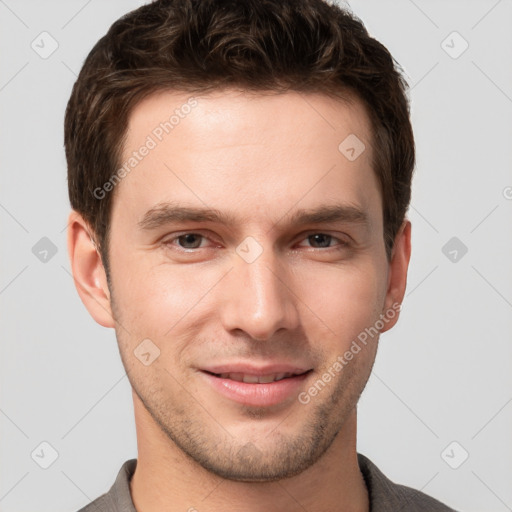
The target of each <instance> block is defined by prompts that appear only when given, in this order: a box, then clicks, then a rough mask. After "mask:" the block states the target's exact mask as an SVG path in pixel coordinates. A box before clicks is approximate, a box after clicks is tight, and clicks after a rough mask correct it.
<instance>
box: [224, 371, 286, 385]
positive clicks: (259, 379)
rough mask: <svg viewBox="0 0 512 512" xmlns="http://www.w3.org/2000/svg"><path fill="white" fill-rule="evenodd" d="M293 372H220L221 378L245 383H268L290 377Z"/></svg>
mask: <svg viewBox="0 0 512 512" xmlns="http://www.w3.org/2000/svg"><path fill="white" fill-rule="evenodd" d="M293 375H294V374H293V373H272V374H269V375H259V376H258V375H248V374H244V373H221V374H220V375H219V377H220V378H221V379H230V380H236V381H237V382H245V383H246V384H269V383H270V382H276V381H278V380H283V379H286V378H288V377H292V376H293Z"/></svg>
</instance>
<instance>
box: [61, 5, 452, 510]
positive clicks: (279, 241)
mask: <svg viewBox="0 0 512 512" xmlns="http://www.w3.org/2000/svg"><path fill="white" fill-rule="evenodd" d="M405 91H406V83H405V81H404V80H403V79H402V77H401V74H400V72H399V71H398V70H397V67H396V66H395V63H394V61H393V59H392V57H391V56H390V54H389V53H388V51H387V50H386V49H385V48H384V47H383V46H382V45H381V44H380V43H378V42H377V41H375V40H374V39H372V38H370V37H369V35H368V34H367V32H366V30H365V28H364V27H363V25H362V24H361V22H360V21H359V20H357V19H356V18H355V17H353V16H352V15H351V14H349V13H347V12H344V11H343V10H341V9H340V8H339V7H336V6H335V5H330V4H327V3H324V2H323V1H321V0H300V1H297V0H286V1H283V0H250V1H249V0H244V1H241V0H239V1H225V0H215V1H214V0H200V1H199V0H162V1H157V2H153V3H150V4H148V5H144V6H142V7H140V8H139V9H137V10H135V11H133V12H131V13H129V14H127V15H126V16H124V17H123V18H121V19H120V20H118V21H117V22H116V23H114V25H112V27H111V28H110V30H109V32H108V33H107V34H106V36H105V37H103V38H102V39H101V40H100V41H99V42H98V43H97V44H96V46H95V47H94V48H93V50H92V51H91V53H90V54H89V56H88V58H87V60H86V62H85V63H84V66H83V68H82V70H81V73H80V75H79V77H78V80H77V82H76V84H75V86H74V89H73V92H72V95H71V98H70V100H69V104H68V108H67V112H66V120H65V147H66V156H67V161H68V169H69V171H68V172H69V176H68V177H69V193H70V199H71V205H72V208H73V211H72V213H71V215H70V224H69V234H68V245H69V253H70V259H71V266H72V270H73V275H74V278H75V282H76V285H77V289H78V293H79V294H80V297H81V299H82V301H83V302H84V304H85V306H86V307H87V309H88V311H89V312H90V314H91V315H92V316H93V318H94V319H95V320H96V321H97V322H98V323H99V324H101V325H103V326H105V327H112V328H115V331H116V336H117V341H118V345H119V351H120V355H121V358H122V361H123V364H124V367H125V369H126V372H127V375H128V377H129V380H130V383H131V386H132V390H133V401H134V410H135V421H136V428H137V444H138V459H136V460H135V459H134V460H130V461H127V462H126V463H125V464H124V465H123V467H122V468H121V471H120V472H119V475H118V478H117V480H116V482H115V484H114V485H113V487H112V488H111V490H110V491H109V492H108V493H107V494H105V495H103V496H101V497H100V498H98V499H97V500H95V501H94V502H93V503H91V504H90V505H89V506H87V507H85V508H84V509H83V510H85V511H121V510H123V511H134V510H139V511H144V512H154V511H161V510H165V511H169V512H174V511H186V510H188V511H196V510H197V511H199V512H201V511H203V510H208V511H217V510H222V511H239V510H244V511H295V510H307V511H309V512H315V511H327V510H328V511H338V510H339V511H370V510H371V511H373V512H378V511H393V512H396V511H398V510H403V511H416V510H417V511H420V510H421V511H427V510H428V511H441V510H443V511H444V510H452V509H450V508H448V507H446V506H445V505H443V504H441V503H440V502H438V501H436V500H434V499H433V498H431V497H428V496H426V495H425V494H423V493H421V492H418V491H415V490H413V489H410V488H407V487H403V486H400V485H396V484H394V483H392V482H391V481H390V480H389V479H387V478H386V477H385V476H384V475H383V474H382V473H381V472H380V471H379V469H378V468H377V467H376V466H375V465H374V464H373V463H372V462H371V461H370V460H369V459H368V458H366V457H365V456H364V455H362V454H359V453H357V451H356V429H357V425H356V406H357V401H358V399H359V396H360V394H361V392H362V391H363V389H364V387H365V385H366V382H367V380H368V378H369V375H370V373H371V370H372V366H373V362H374V359H375V355H376V351H377V343H378V337H379V334H380V333H381V332H384V331H386V330H388V329H390V328H391V327H393V325H394V324H395V323H396V321H397V319H398V316H399V310H400V303H401V301H402V298H403V296H404V292H405V288H406V279H407V268H408V264H409V257H410V237H411V226H410V222H409V221H408V220H407V219H406V217H405V214H406V211H407V207H408V204H409V201H410V186H411V177H412V172H413V167H414V140H413V134H412V129H411V125H410V120H409V111H408V104H407V99H406V96H405Z"/></svg>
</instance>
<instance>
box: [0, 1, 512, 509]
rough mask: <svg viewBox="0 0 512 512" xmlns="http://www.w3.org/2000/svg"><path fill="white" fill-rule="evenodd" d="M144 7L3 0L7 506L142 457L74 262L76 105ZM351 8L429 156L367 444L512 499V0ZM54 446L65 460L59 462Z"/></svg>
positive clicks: (447, 487)
mask: <svg viewBox="0 0 512 512" xmlns="http://www.w3.org/2000/svg"><path fill="white" fill-rule="evenodd" d="M141 4H142V2H140V1H135V0H130V1H127V0H123V1H121V0H116V1H112V0H110V1H108V2H100V1H99V0H88V1H84V0H68V1H62V0H61V1H56V0H52V1H48V0H47V1H45V2H40V1H39V2H37V1H35V0H32V1H29V0H24V1H21V0H17V1H16V0H0V41H1V47H2V52H1V54H0V108H1V116H2V123H1V127H0V129H1V157H2V160H1V164H2V172H1V183H0V229H1V240H2V243H1V261H0V308H1V316H0V322H1V333H2V337H1V344H0V351H1V352H0V364H1V368H0V379H1V382H0V393H1V408H0V450H1V451H0V510H1V511H2V512H14V511H16V512H20V511H36V510H37V511H41V512H46V511H48V512H49V511H52V512H59V511H62V512H64V511H66V512H70V511H73V510H77V509H78V508H80V507H81V506H84V505H85V504H86V503H88V502H89V501H90V500H91V499H93V498H96V497H97V496H99V495H100V494H101V493H103V492H105V491H106V490H107V489H108V488H109V487H110V486H111V484H112V483H113V481H114V479H115V477H116V475H117V472H118V470H119V468H120V466H121V464H122V463H123V462H124V461H125V460H127V459H128V458H132V457H136V454H137V452H136V442H135V427H134V420H133V416H132V415H133V407H132V402H131V392H130V391H131V390H130V386H129V383H128V380H127V378H126V376H125V372H124V370H123V367H122V365H121V362H120V358H119V355H118V350H117V345H116V342H115V336H114V332H113V331H111V330H107V329H104V328H102V327H100V326H98V325H96V324H95V323H94V321H93V320H92V319H91V318H90V317H89V315H88V313H87V312H86V310H85V308H84V307H83V305H82V303H81V302H80V300H79V298H78V295H77V293H76V291H75V289H74V285H73V281H72V278H71V277H70V273H69V268H70V267H69V263H68V259H67V253H66V232H65V227H66V222H67V214H68V211H69V204H68V199H67V184H66V166H65V158H64V150H63V117H64V109H65V106H66V102H67V100H68V98H69V95H70V91H71V87H72V85H73V83H74V81H75V78H76V74H77V73H78V71H79V69H80V67H81V65H82V62H83V60H84V58H85V57H86V55H87V53H88V52H89V50H90V49H91V48H92V46H93V44H94V43H95V42H96V41H97V40H98V38H99V37H101V36H102V35H103V34H104V33H105V32H106V30H107V29H108V27H109V26H110V25H111V23H113V22H114V21H115V20H116V19H117V18H118V17H119V16H121V15H122V14H124V13H125V12H127V11H129V10H131V9H132V8H135V7H137V6H138V5H141ZM350 6H351V8H352V9H353V11H354V12H355V13H356V14H357V15H358V16H359V17H360V18H361V19H362V20H363V21H364V22H365V24H366V26H367V28H368V30H369V31H370V33H371V34H372V35H373V36H375V37H376V38H377V39H379V40H380V41H381V42H382V43H383V44H385V45H386V46H387V47H388V49H389V50H390V51H391V53H392V54H393V55H394V57H395V58H396V59H397V60H398V61H399V62H400V63H401V64H402V66H403V67H404V68H405V71H406V73H407V75H408V80H409V82H410V84H411V87H412V91H411V98H412V118H413V126H414V129H415V136H416V143H417V156H418V163H417V169H416V176H415V179H414V186H413V200H412V207H411V209H410V213H409V218H410V219H411V221H412V224H413V255H412V261H411V266H410V272H409V284H408V290H407V294H406V299H405V301H404V307H403V312H402V316H401V319H400V322H399V324H398V325H397V326H396V327H395V328H394V329H393V330H392V331H391V332H390V333H386V334H384V335H383V336H382V338H381V341H380V347H379V351H378V356H377V362H376V364H375V367H374V371H373V373H372V376H371V378H370V380H369V382H368V385H367V388H366V390H365V392H364V393H363V396H362V398H361V401H360V406H359V436H358V451H360V452H361V453H364V454H365V455H367V456H368V457H370V458H371V459H372V460H373V461H374V462H375V463H376V464H377V465H378V466H379V467H380V468H381V469H382V470H383V471H384V473H385V474H386V475H387V476H388V477H390V478H391V479H393V480H395V481H397V482H400V483H403V484H405V485H409V486H412V487H415V488H417V489H422V490H423V491H424V492H426V493H428V494H430V495H432V496H434V497H437V498H438V499H440V500H442V501H444V502H446V503H447V504H449V505H451V506H452V507H454V508H456V509H458V510H464V511H468V512H469V511H475V512H476V511H485V512H493V511H495V512H502V511H506V510H512V486H511V482H512V438H511V436H512V376H511V360H512V344H511V337H512V336H511V332H512V315H511V313H512V265H511V261H512V259H511V256H512V236H511V234H512V229H511V228H512V172H511V162H512V142H511V141H512V30H511V29H512V3H511V2H510V0H501V1H496V0H472V1H468V0H466V1H462V0H460V1H454V0H451V1H446V0H438V1H432V0H429V1H427V0H423V1H420V0H415V1H412V0H395V1H392V0H385V1H383V0H373V1H369V0H357V1H355V0H354V1H351V2H350ZM44 31H46V32H48V33H49V34H50V35H51V36H50V37H49V36H47V35H42V36H41V35H40V34H41V33H42V32H44ZM454 31H456V32H457V33H458V35H457V34H453V32H454ZM52 39H53V40H55V41H56V42H57V44H58V48H57V49H56V50H55V51H54V53H52V54H51V55H49V56H46V55H44V56H45V57H47V58H42V57H41V56H40V54H41V53H44V52H49V51H50V50H51V48H52V44H55V43H53V41H52ZM33 41H34V43H33V44H34V46H35V48H37V50H38V52H39V53H37V52H36V51H35V50H34V49H33V48H32V47H31V44H32V42H33ZM443 41H445V42H444V43H443ZM464 41H467V43H468V44H469V46H468V48H467V50H466V51H464V53H462V54H461V55H458V54H459V53H460V52H461V50H462V49H463V48H464V46H465V43H464ZM37 45H38V46H37ZM450 54H451V55H450ZM454 57H457V58H454ZM43 237H47V238H48V239H49V240H50V241H51V242H52V244H54V245H55V249H56V250H57V252H56V254H55V255H53V256H52V253H51V250H50V252H48V253H46V254H45V253H44V250H48V246H47V245H44V244H48V242H47V241H43V242H39V241H40V239H41V238H43ZM452 237H456V238H457V239H458V241H457V240H456V241H455V242H452V244H453V243H455V244H456V245H453V246H452V245H449V246H447V248H445V249H444V252H443V247H444V246H445V244H446V243H447V242H448V241H449V240H450V239H452ZM38 242H39V243H40V244H43V245H36V244H37V243H38ZM461 243H462V244H464V245H465V246H466V247H467V253H466V254H464V255H463V256H462V251H461V247H462V246H461ZM34 246H36V249H35V250H34V252H35V253H36V254H34V252H33V247H34ZM454 250H455V251H457V252H456V253H455V252H453V251H454ZM445 253H446V254H447V255H445ZM36 256H38V257H36ZM45 256H46V260H47V261H46V262H44V261H40V259H39V258H44V257H45ZM454 258H455V259H456V261H452V260H453V259H454ZM42 442H47V443H49V444H50V445H51V446H52V447H53V449H54V450H56V451H57V452H58V458H57V459H56V460H55V462H54V463H53V464H52V465H51V466H50V467H49V468H48V469H43V468H42V467H40V464H44V463H45V461H46V463H48V462H50V461H51V453H52V451H51V450H52V449H51V448H49V447H48V446H47V445H43V446H41V443H42ZM453 442H455V443H456V444H452V443H453ZM466 452H467V454H468V455H469V456H468V458H467V460H465V461H464V462H463V463H462V464H461V461H462V460H463V459H464V456H465V454H466ZM31 454H33V455H31ZM38 454H39V456H38ZM449 464H451V465H452V466H458V468H457V469H453V468H452V467H450V465H449ZM459 464H460V465H459Z"/></svg>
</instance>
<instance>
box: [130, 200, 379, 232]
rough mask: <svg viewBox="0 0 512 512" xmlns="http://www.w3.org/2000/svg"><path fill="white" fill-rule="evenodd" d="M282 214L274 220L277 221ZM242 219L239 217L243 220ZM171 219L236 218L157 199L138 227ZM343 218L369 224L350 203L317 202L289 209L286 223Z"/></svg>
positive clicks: (233, 222) (232, 222)
mask: <svg viewBox="0 0 512 512" xmlns="http://www.w3.org/2000/svg"><path fill="white" fill-rule="evenodd" d="M285 217H286V215H285V216H283V217H282V218H281V219H279V220H278V221H277V222H275V223H274V225H275V224H279V223H280V222H281V221H282V220H283V219H284V218H285ZM243 220H244V219H241V222H243ZM173 222H212V223H217V224H222V225H226V226H234V225H236V224H237V218H236V216H234V215H233V214H231V213H228V212H223V211H220V210H217V209H215V208H206V207H204V208H203V207H188V206H180V205H178V204H175V203H168V202H166V203H159V204H158V205H156V206H154V207H153V208H151V209H150V210H148V211H147V212H146V213H145V214H144V216H143V217H142V219H141V220H140V221H139V227H140V228H141V229H143V230H145V231H150V230H154V229H157V228H159V227H161V226H164V225H166V224H170V223H173ZM334 222H345V223H351V224H361V225H363V226H365V227H369V217H368V214H367V213H366V212H364V211H363V210H361V209H360V208H358V207H356V206H353V205H348V204H347V205H345V204H333V205H321V206H319V207H317V208H312V209H308V210H305V209H300V210H297V211H296V212H294V213H293V215H292V216H291V217H290V219H289V220H288V222H287V224H288V225H290V226H292V227H294V226H300V225H304V224H327V223H334Z"/></svg>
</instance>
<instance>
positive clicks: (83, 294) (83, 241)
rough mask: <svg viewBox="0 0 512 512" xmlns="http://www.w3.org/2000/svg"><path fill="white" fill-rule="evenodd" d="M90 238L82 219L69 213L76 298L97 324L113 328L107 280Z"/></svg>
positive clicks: (69, 248) (69, 237) (71, 261)
mask: <svg viewBox="0 0 512 512" xmlns="http://www.w3.org/2000/svg"><path fill="white" fill-rule="evenodd" d="M91 234H92V231H91V229H90V227H89V225H88V224H87V222H86V221H85V220H84V219H83V217H82V216H81V215H80V214H79V213H78V212H76V211H72V212H71V213H70V215H69V223H68V253H69V259H70V263H71V272H72V275H73V279H74V281H75V286H76V289H77V291H78V295H80V298H81V300H82V302H83V303H84V305H85V307H86V308H87V310H88V311H89V313H90V314H91V316H92V317H93V318H94V320H96V322H98V323H99V324H100V325H102V326H104V327H114V325H115V322H114V319H113V316H112V309H111V304H110V293H109V289H108V284H107V276H106V273H105V269H104V267H103V263H102V261H101V257H100V255H99V253H98V251H97V249H96V245H95V242H94V240H93V238H92V236H91Z"/></svg>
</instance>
